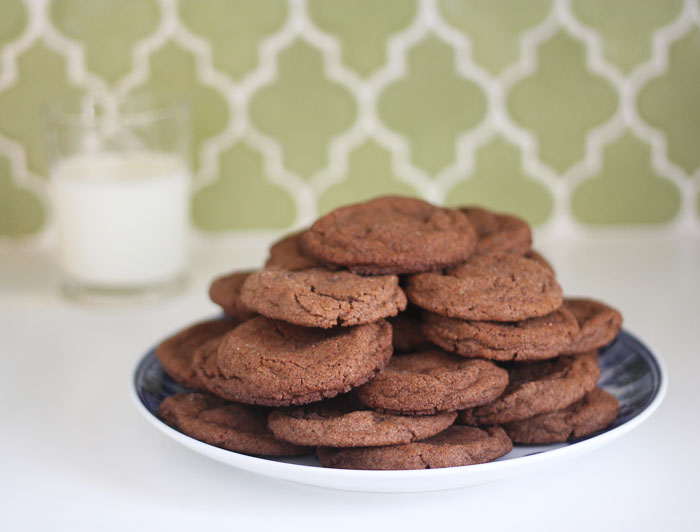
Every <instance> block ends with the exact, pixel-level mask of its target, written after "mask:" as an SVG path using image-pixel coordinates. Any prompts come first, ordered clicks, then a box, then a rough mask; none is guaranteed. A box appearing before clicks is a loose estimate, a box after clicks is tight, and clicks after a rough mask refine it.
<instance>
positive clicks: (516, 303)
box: [405, 253, 562, 321]
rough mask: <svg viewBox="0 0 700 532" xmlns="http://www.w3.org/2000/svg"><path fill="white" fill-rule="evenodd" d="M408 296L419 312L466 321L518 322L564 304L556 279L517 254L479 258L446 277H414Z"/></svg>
mask: <svg viewBox="0 0 700 532" xmlns="http://www.w3.org/2000/svg"><path fill="white" fill-rule="evenodd" d="M405 291H406V295H407V296H408V298H409V299H410V300H411V301H412V302H413V303H415V304H416V305H418V306H419V307H422V308H424V309H427V310H430V311H432V312H435V313H436V314H441V315H443V316H448V317H450V318H461V319H463V320H490V321H519V320H525V319H527V318H534V317H538V316H545V315H546V314H549V313H550V312H552V311H554V310H556V309H557V308H559V307H560V306H561V304H562V291H561V287H560V286H559V283H557V281H556V279H555V277H554V274H553V273H552V272H551V271H550V270H548V269H547V268H545V267H544V266H542V265H541V264H539V263H538V262H536V261H534V260H532V259H528V258H526V257H523V256H520V255H515V254H514V253H491V254H489V255H474V256H472V257H471V258H470V259H469V260H468V261H467V262H465V263H463V264H460V265H459V266H456V267H454V268H451V269H448V270H446V271H445V272H429V273H419V274H416V275H411V276H409V278H408V282H407V285H406V288H405Z"/></svg>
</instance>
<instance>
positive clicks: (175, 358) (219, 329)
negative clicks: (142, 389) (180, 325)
mask: <svg viewBox="0 0 700 532" xmlns="http://www.w3.org/2000/svg"><path fill="white" fill-rule="evenodd" d="M237 324H238V322H236V321H232V320H230V319H228V318H225V319H221V320H210V321H203V322H200V323H197V324H195V325H191V326H190V327H187V328H186V329H183V330H182V331H179V332H178V333H177V334H174V335H173V336H170V337H169V338H166V339H165V340H163V341H162V342H161V343H160V344H158V347H157V348H156V358H157V359H158V361H159V362H160V363H161V364H162V365H163V369H164V370H165V373H167V374H168V376H169V377H170V378H172V379H174V380H176V381H177V382H179V383H180V384H182V385H183V386H185V387H186V388H189V389H191V390H203V389H204V385H203V384H202V382H201V381H200V380H199V377H197V373H196V372H195V370H194V368H193V367H192V358H193V356H194V352H195V350H196V349H197V348H199V347H200V346H202V345H204V344H205V343H207V342H208V341H209V340H211V339H212V338H219V337H221V336H223V335H224V334H225V333H227V332H229V331H230V330H231V329H233V328H234V327H235V326H236V325H237Z"/></svg>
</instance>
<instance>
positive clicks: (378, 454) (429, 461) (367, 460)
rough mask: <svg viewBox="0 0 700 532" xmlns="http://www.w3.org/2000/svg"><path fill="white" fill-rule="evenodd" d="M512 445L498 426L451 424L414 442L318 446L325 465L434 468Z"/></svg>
mask: <svg viewBox="0 0 700 532" xmlns="http://www.w3.org/2000/svg"><path fill="white" fill-rule="evenodd" d="M512 448H513V443H512V442H511V441H510V439H509V438H508V436H507V435H506V433H505V432H504V431H503V429H502V428H501V427H498V426H495V427H484V428H479V429H478V428H476V427H462V426H455V425H453V426H451V427H449V428H447V429H446V430H443V431H442V432H440V433H438V434H436V435H435V436H432V437H430V438H427V439H425V440H422V441H417V442H414V443H406V444H403V445H391V446H382V447H359V448H354V449H353V448H349V449H348V448H345V449H334V448H332V447H319V448H318V449H317V454H318V459H319V461H320V462H321V465H322V466H324V467H336V468H341V469H383V470H388V469H435V468H438V467H456V466H465V465H472V464H481V463H484V462H490V461H491V460H495V459H496V458H498V457H500V456H503V455H504V454H506V453H508V452H509V451H510V450H511V449H512Z"/></svg>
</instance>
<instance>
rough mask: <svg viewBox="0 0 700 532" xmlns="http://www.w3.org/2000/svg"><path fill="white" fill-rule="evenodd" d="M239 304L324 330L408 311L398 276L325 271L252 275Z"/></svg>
mask: <svg viewBox="0 0 700 532" xmlns="http://www.w3.org/2000/svg"><path fill="white" fill-rule="evenodd" d="M241 301H242V302H243V304H244V305H246V306H247V307H249V308H251V309H253V310H255V311H257V312H258V313H260V314H262V315H263V316H267V317H268V318H274V319H278V320H284V321H287V322H289V323H293V324H295V325H302V326H305V327H323V328H329V327H335V326H336V325H341V326H350V325H361V324H363V323H370V322H372V321H377V320H378V319H381V318H386V317H388V316H395V315H396V314H398V312H399V311H400V310H403V309H405V308H406V295H405V294H404V293H403V290H401V288H399V278H398V277H397V276H396V275H377V276H373V277H364V276H361V275H356V274H354V273H351V272H348V271H331V270H328V269H326V268H311V269H306V270H299V271H290V270H283V269H277V268H274V269H270V270H263V271H260V272H254V273H251V274H250V275H249V276H248V278H247V279H246V281H245V283H244V284H243V288H242V289H241Z"/></svg>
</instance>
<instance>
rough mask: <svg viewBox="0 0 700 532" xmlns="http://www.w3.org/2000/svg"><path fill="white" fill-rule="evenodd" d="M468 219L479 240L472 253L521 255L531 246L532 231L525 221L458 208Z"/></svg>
mask: <svg viewBox="0 0 700 532" xmlns="http://www.w3.org/2000/svg"><path fill="white" fill-rule="evenodd" d="M459 210H460V211H462V212H463V213H464V214H466V215H467V218H469V222H471V224H472V227H474V230H475V231H476V235H477V236H478V237H479V240H478V241H477V243H476V250H475V251H474V253H480V254H486V253H494V252H497V251H509V252H511V253H517V254H519V255H522V254H524V253H526V252H527V251H529V249H530V245H531V244H532V231H531V230H530V226H529V225H528V223H527V222H526V221H525V220H522V219H520V218H518V217H516V216H510V215H508V214H499V213H495V212H492V211H490V210H488V209H483V208H481V207H460V209H459Z"/></svg>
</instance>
